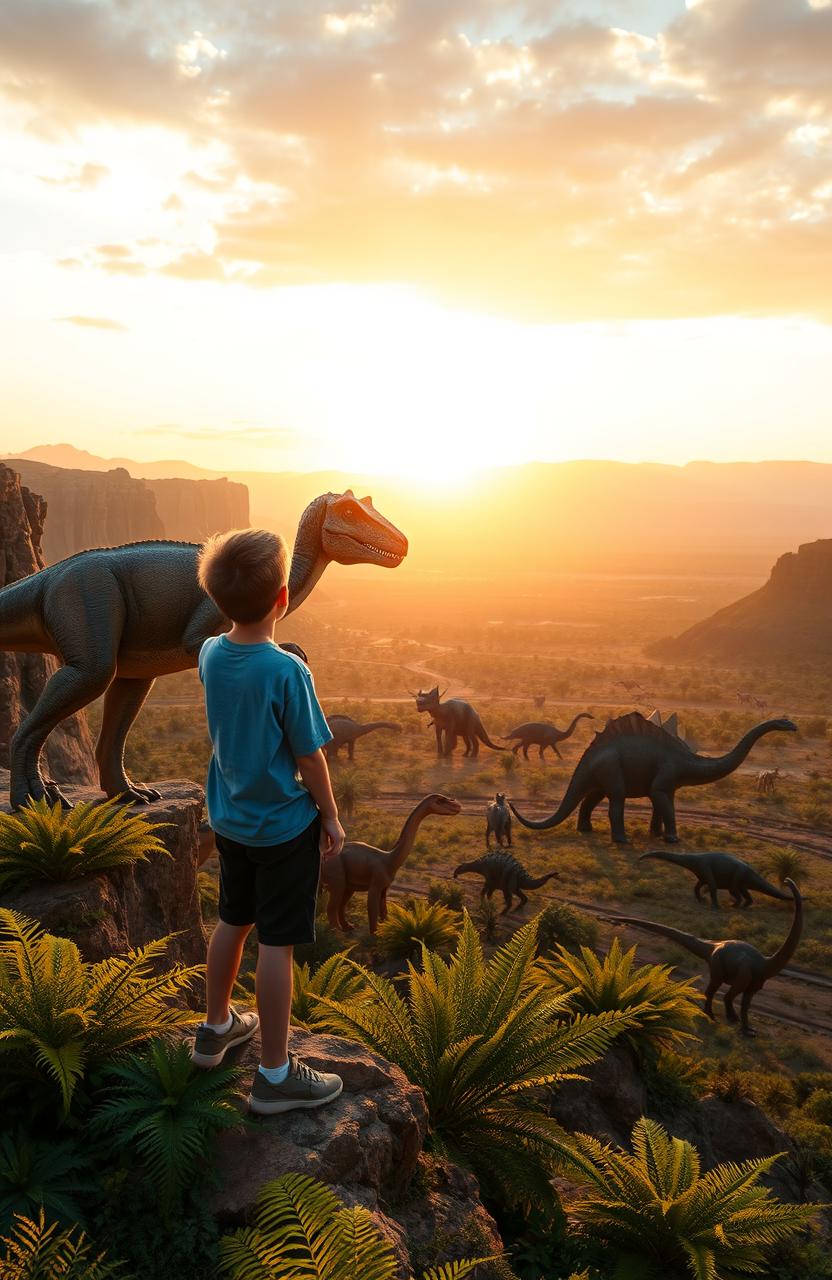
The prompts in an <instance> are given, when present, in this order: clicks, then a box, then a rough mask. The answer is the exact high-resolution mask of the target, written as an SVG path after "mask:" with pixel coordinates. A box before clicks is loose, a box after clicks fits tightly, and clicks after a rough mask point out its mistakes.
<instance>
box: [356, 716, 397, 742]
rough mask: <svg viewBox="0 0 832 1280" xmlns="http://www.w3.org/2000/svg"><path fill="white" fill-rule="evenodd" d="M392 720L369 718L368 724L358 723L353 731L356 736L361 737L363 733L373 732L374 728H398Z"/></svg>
mask: <svg viewBox="0 0 832 1280" xmlns="http://www.w3.org/2000/svg"><path fill="white" fill-rule="evenodd" d="M398 727H399V726H398V725H397V724H393V721H392V720H371V721H370V722H369V724H360V725H359V726H358V728H357V729H356V731H355V736H356V738H363V737H364V734H365V733H374V732H375V730H376V729H398Z"/></svg>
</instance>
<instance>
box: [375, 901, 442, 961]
mask: <svg viewBox="0 0 832 1280" xmlns="http://www.w3.org/2000/svg"><path fill="white" fill-rule="evenodd" d="M461 921H462V918H461V916H460V914H459V912H458V911H451V910H450V909H449V908H448V907H446V906H444V905H443V903H441V902H426V901H425V899H424V898H416V899H414V900H413V901H412V902H409V903H406V904H402V903H399V902H393V903H391V905H390V910H389V914H388V916H387V919H386V920H385V921H384V923H383V924H381V925H379V929H378V934H377V937H378V942H379V946H380V947H381V949H382V951H383V952H384V953H385V955H388V956H390V957H392V958H393V959H396V960H407V959H409V958H411V957H415V956H418V955H419V954H420V952H421V948H422V946H426V947H428V948H429V949H430V950H431V951H441V950H442V949H443V948H445V947H450V946H453V944H454V942H455V941H456V939H457V936H458V934H459V927H460V924H461Z"/></svg>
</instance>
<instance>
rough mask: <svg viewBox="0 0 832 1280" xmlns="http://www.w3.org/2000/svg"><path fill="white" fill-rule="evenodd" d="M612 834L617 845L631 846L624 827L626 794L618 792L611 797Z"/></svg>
mask: <svg viewBox="0 0 832 1280" xmlns="http://www.w3.org/2000/svg"><path fill="white" fill-rule="evenodd" d="M609 814H610V832H611V833H612V838H613V840H614V841H615V843H616V844H629V843H630V841H629V839H628V836H627V830H626V828H625V826H624V793H623V792H619V791H616V792H614V793H613V794H612V795H611V796H610V803H609Z"/></svg>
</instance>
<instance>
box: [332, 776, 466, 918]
mask: <svg viewBox="0 0 832 1280" xmlns="http://www.w3.org/2000/svg"><path fill="white" fill-rule="evenodd" d="M461 809H462V805H461V804H460V803H459V801H458V800H451V799H450V797H449V796H443V795H438V794H437V793H434V794H432V795H429V796H425V798H424V799H423V800H420V801H419V803H418V804H417V805H416V808H415V809H414V810H413V811H412V813H411V814H410V815H409V816H408V817H407V818H406V819H405V823H404V826H403V827H402V829H401V833H400V835H399V838H398V840H397V841H396V843H395V844H394V845H393V848H392V849H389V850H385V849H376V848H374V847H373V845H370V844H363V843H361V842H360V841H358V840H348V841H347V843H346V844H345V845H344V847H343V849H342V850H341V852H340V853H338V854H336V855H335V857H334V858H325V859H324V861H323V862H322V864H321V884H322V885H323V886H324V887H325V888H326V890H327V893H328V895H329V896H328V902H327V915H328V916H329V923H330V924H331V925H332V926H333V928H335V929H344V930H345V931H347V932H351V931H352V925H351V924H350V923H349V921H348V920H347V917H346V909H347V903H348V902H349V900H350V898H351V897H352V895H353V894H354V893H359V892H364V891H366V893H367V918H368V920H369V925H370V933H375V931H376V928H377V926H378V922H379V920H386V918H387V890H388V889H389V888H390V885H391V884H392V883H393V880H394V879H395V876H396V872H397V871H399V869H400V868H401V866H402V865H403V863H404V862H405V860H406V859H407V857H408V854H409V853H410V851H411V849H412V848H413V842H414V840H415V839H416V832H417V831H418V830H419V827H420V825H421V823H422V822H424V820H425V818H427V817H428V815H429V814H432V813H435V814H440V815H443V816H447V817H450V816H452V815H453V814H457V813H459V812H460V811H461Z"/></svg>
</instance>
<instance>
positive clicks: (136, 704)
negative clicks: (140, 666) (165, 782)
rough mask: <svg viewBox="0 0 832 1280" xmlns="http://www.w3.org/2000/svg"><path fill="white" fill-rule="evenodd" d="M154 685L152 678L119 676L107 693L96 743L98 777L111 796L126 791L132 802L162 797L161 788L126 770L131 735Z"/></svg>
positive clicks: (140, 802) (145, 802) (148, 800)
mask: <svg viewBox="0 0 832 1280" xmlns="http://www.w3.org/2000/svg"><path fill="white" fill-rule="evenodd" d="M152 688H153V680H152V679H149V680H130V679H127V678H126V677H124V676H116V678H115V680H113V682H112V683H111V684H110V686H109V687H108V689H107V692H106V693H105V695H104V712H103V715H102V717H101V731H100V733H99V735H98V742H97V743H96V744H95V759H96V763H97V764H98V777H99V780H100V782H101V790H102V791H105V792H106V793H107V795H108V796H117V795H122V796H123V797H124V799H125V801H126V802H127V803H128V804H129V803H133V804H148V803H149V802H150V801H152V800H159V799H161V792H159V791H156V790H155V789H154V788H153V787H145V786H142V785H141V784H140V783H138V782H133V781H132V779H131V778H129V777H128V776H127V774H126V772H125V770H124V744H125V742H126V741H127V735H128V733H129V732H130V730H131V728H132V727H133V724H134V722H135V719H136V717H137V715H138V714H139V712H140V711H141V709H142V706H143V704H144V700H145V698H146V697H147V695H148V694H149V693H150V690H151V689H152Z"/></svg>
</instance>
